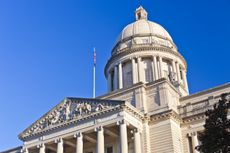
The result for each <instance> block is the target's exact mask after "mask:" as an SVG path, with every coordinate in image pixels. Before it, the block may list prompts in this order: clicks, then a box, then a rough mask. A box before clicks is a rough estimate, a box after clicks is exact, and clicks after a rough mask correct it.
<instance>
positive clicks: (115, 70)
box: [113, 65, 118, 90]
mask: <svg viewBox="0 0 230 153" xmlns="http://www.w3.org/2000/svg"><path fill="white" fill-rule="evenodd" d="M117 89H118V73H117V65H115V66H114V75H113V90H117Z"/></svg>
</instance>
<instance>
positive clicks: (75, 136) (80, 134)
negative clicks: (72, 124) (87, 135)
mask: <svg viewBox="0 0 230 153" xmlns="http://www.w3.org/2000/svg"><path fill="white" fill-rule="evenodd" d="M82 136H83V135H82V133H81V132H77V133H76V134H74V135H73V137H74V138H78V137H82Z"/></svg>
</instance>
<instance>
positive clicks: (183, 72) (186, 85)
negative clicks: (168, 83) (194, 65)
mask: <svg viewBox="0 0 230 153" xmlns="http://www.w3.org/2000/svg"><path fill="white" fill-rule="evenodd" d="M182 76H183V82H184V87H185V89H186V90H187V91H188V82H187V77H186V72H185V70H182Z"/></svg>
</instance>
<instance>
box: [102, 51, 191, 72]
mask: <svg viewBox="0 0 230 153" xmlns="http://www.w3.org/2000/svg"><path fill="white" fill-rule="evenodd" d="M148 50H149V51H160V52H166V53H170V54H173V55H175V56H177V57H178V58H180V59H181V61H182V62H183V63H184V65H185V69H187V63H186V61H185V59H184V57H183V56H182V55H181V54H180V53H179V52H175V51H172V50H171V49H169V48H166V47H155V46H140V47H133V48H125V49H123V50H121V51H120V52H119V53H117V54H114V55H113V56H112V57H111V58H110V59H109V60H108V62H107V64H106V66H105V69H104V73H105V76H106V70H107V69H108V66H109V65H110V64H111V63H112V62H113V61H115V60H117V59H119V58H121V57H122V56H125V55H128V54H132V53H135V52H141V51H148Z"/></svg>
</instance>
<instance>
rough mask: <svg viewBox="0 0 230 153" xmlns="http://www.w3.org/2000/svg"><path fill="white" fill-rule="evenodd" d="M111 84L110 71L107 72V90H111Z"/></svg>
mask: <svg viewBox="0 0 230 153" xmlns="http://www.w3.org/2000/svg"><path fill="white" fill-rule="evenodd" d="M111 84H112V79H111V72H108V78H107V86H108V92H110V91H112V88H111V87H112V86H111Z"/></svg>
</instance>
